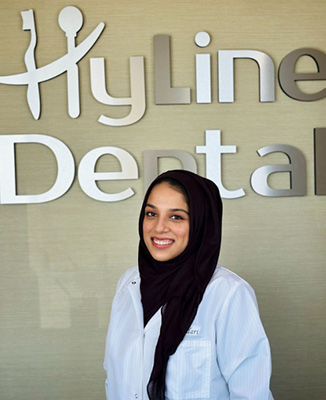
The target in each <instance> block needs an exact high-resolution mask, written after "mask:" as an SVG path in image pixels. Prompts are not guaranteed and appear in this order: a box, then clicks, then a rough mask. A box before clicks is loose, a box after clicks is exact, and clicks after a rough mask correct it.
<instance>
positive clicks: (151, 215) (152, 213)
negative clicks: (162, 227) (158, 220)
mask: <svg viewBox="0 0 326 400" xmlns="http://www.w3.org/2000/svg"><path fill="white" fill-rule="evenodd" d="M155 215H156V214H155V213H154V212H153V211H147V213H146V217H155Z"/></svg>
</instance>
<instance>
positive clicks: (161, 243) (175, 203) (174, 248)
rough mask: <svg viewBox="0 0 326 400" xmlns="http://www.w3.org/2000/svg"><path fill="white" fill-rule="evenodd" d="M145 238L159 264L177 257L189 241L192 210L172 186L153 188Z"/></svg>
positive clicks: (144, 229) (146, 208)
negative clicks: (190, 211)
mask: <svg viewBox="0 0 326 400" xmlns="http://www.w3.org/2000/svg"><path fill="white" fill-rule="evenodd" d="M143 237H144V241H145V244H146V247H147V249H148V251H149V252H150V253H151V255H152V257H153V258H154V259H155V260H157V261H168V260H172V259H173V258H175V257H177V256H178V255H179V254H181V253H182V252H183V250H184V249H185V248H186V246H187V244H188V241H189V208H188V205H187V202H186V199H185V197H184V195H183V194H182V193H180V192H178V191H177V190H176V189H174V188H173V187H171V186H169V184H168V183H166V182H162V183H160V184H158V185H156V186H154V188H153V189H152V191H151V193H150V195H149V197H148V200H147V204H146V207H145V217H144V221H143Z"/></svg>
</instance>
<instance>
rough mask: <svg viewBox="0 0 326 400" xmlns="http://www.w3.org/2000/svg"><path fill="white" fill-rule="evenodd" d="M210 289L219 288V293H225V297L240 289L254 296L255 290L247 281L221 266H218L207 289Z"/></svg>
mask: <svg viewBox="0 0 326 400" xmlns="http://www.w3.org/2000/svg"><path fill="white" fill-rule="evenodd" d="M209 287H212V288H214V289H216V288H217V287H218V292H219V293H223V292H224V293H225V295H226V294H228V293H230V292H234V291H236V290H237V289H239V288H241V289H242V290H244V291H247V292H250V294H252V295H254V290H253V289H252V287H251V286H250V284H249V283H248V282H247V281H245V280H244V279H243V278H241V277H240V276H239V275H237V274H236V273H235V272H232V271H230V270H229V269H227V268H225V267H222V266H221V265H217V267H216V269H215V271H214V274H213V276H212V278H211V280H210V282H209V284H208V287H207V288H209Z"/></svg>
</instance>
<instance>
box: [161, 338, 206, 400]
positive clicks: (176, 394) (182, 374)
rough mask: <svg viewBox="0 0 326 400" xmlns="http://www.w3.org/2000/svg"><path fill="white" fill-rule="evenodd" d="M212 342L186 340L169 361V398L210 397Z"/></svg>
mask: <svg viewBox="0 0 326 400" xmlns="http://www.w3.org/2000/svg"><path fill="white" fill-rule="evenodd" d="M210 367H211V342H210V341H209V340H184V341H182V342H181V343H180V345H179V347H178V349H177V351H176V352H175V354H173V355H172V356H171V357H170V359H169V362H168V366H167V374H166V397H167V399H169V400H186V399H209V397H210Z"/></svg>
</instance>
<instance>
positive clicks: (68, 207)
mask: <svg viewBox="0 0 326 400" xmlns="http://www.w3.org/2000/svg"><path fill="white" fill-rule="evenodd" d="M68 4H69V3H67V2H66V1H62V0H58V1H55V2H50V1H36V0H30V1H29V2H28V4H27V3H26V1H17V0H11V1H8V0H2V2H1V13H0V26H1V30H0V43H1V55H0V59H1V62H0V75H9V74H15V73H19V72H23V71H25V66H24V59H23V56H24V53H25V51H26V48H27V47H28V44H29V33H28V32H24V31H22V30H21V16H20V11H22V10H25V9H26V8H27V7H28V8H33V9H34V12H35V18H36V24H37V32H38V46H37V52H36V60H37V64H38V66H43V65H45V64H48V63H50V62H52V61H53V60H55V59H57V58H59V57H61V56H62V55H63V54H64V53H65V52H66V39H65V36H64V33H63V32H62V31H61V30H60V29H59V27H58V24H57V17H58V14H59V12H60V10H61V9H62V8H63V7H64V6H66V5H68ZM74 5H76V6H78V7H79V8H80V10H81V11H82V12H83V15H84V27H83V29H82V30H81V31H80V33H79V36H78V38H77V42H78V43H79V42H80V41H81V40H82V39H84V38H85V37H86V36H87V35H88V33H89V32H90V31H91V30H92V29H94V27H95V26H96V25H97V24H98V23H99V22H101V21H102V22H104V23H105V24H106V28H105V30H104V32H103V34H102V36H101V37H100V39H99V41H98V43H97V44H96V45H95V46H94V48H93V49H92V50H91V51H90V53H89V54H88V55H87V56H86V57H85V58H84V59H83V60H82V61H81V62H80V63H79V68H80V78H81V85H80V86H81V115H80V117H79V118H78V119H76V120H73V119H71V118H70V117H69V116H68V114H67V100H66V76H65V74H64V75H62V76H60V77H58V78H56V79H53V80H51V81H48V82H45V83H42V84H41V85H40V87H41V96H42V114H41V118H40V120H39V121H35V120H34V119H33V118H32V116H31V114H30V111H29V109H28V106H27V102H26V87H24V86H17V87H13V86H11V87H10V86H5V85H0V120H1V125H0V133H1V135H3V134H31V133H38V134H43V135H50V136H53V137H56V138H58V139H60V140H61V141H63V142H64V143H66V144H67V145H68V147H69V148H70V149H71V151H72V153H73V155H74V158H75V161H76V165H78V164H79V162H80V160H81V158H82V157H83V156H84V155H85V154H86V153H87V152H88V151H90V150H91V149H94V148H96V147H101V146H116V147H120V148H123V149H125V150H127V151H128V152H129V153H130V154H132V156H133V157H134V158H135V159H136V161H137V164H138V167H139V179H138V180H134V181H124V182H116V183H112V182H102V183H100V185H99V186H100V187H101V188H102V190H103V191H107V192H111V193H112V192H114V191H118V190H119V191H120V190H122V189H124V188H126V187H127V185H128V186H131V187H132V188H133V189H134V191H135V193H136V194H135V196H133V197H132V198H130V199H128V200H125V201H123V202H117V203H101V202H98V201H95V200H93V199H91V198H89V197H87V196H86V195H85V194H84V193H83V192H82V190H81V188H80V186H79V184H78V181H77V179H75V181H74V184H73V186H72V187H71V189H70V190H69V191H68V193H67V194H65V195H64V196H63V197H61V198H60V199H57V200H55V201H52V202H49V203H43V204H32V205H0V218H1V220H0V221H1V226H2V229H1V233H0V235H1V236H0V246H1V251H0V260H1V265H0V300H1V304H0V306H1V308H0V312H1V315H0V318H1V319H0V359H1V363H0V399H1V400H18V399H19V400H27V399H33V400H54V399H58V400H59V399H60V400H63V399H65V400H70V399H79V400H83V399H84V400H86V399H87V400H98V399H104V397H105V395H104V373H103V371H102V359H103V351H104V341H105V335H106V329H107V324H108V321H109V314H110V304H111V301H112V297H113V294H114V290H115V285H116V282H117V280H118V277H119V276H120V274H121V273H122V272H123V271H124V270H125V269H126V268H128V267H129V266H132V265H134V264H135V263H136V262H137V219H138V210H139V207H140V204H141V199H142V195H143V177H144V171H143V153H144V151H145V150H150V149H180V150H184V151H188V152H189V153H191V154H192V155H194V157H195V158H196V160H197V164H198V172H199V173H200V174H201V175H205V156H204V155H203V154H196V153H195V147H196V146H197V145H204V143H205V136H204V135H205V130H208V129H220V130H221V131H222V140H223V144H226V145H237V148H238V152H237V154H233V155H224V156H223V181H224V184H225V186H226V187H227V188H229V189H231V190H233V189H237V188H240V187H243V188H244V189H245V191H246V196H245V197H244V198H241V199H235V200H224V208H225V217H224V236H223V249H222V254H221V258H220V262H221V263H222V264H223V265H224V266H226V267H228V268H230V269H232V270H233V271H235V272H237V273H239V274H240V275H241V276H243V277H244V278H245V279H247V280H248V281H249V282H250V283H251V284H252V286H253V287H254V289H255V291H256V293H257V297H258V301H259V305H260V311H261V316H262V319H263V322H264V325H265V328H266V331H267V334H268V336H269V338H270V342H271V346H272V352H273V381H272V389H273V393H274V396H275V399H277V400H307V399H309V400H320V399H322V398H325V396H326V385H325V372H326V371H325V364H326V358H325V289H326V285H325V239H326V234H325V222H324V221H325V217H326V199H325V197H324V196H315V195H314V186H313V183H314V163H313V129H314V128H316V127H326V119H325V104H326V100H325V99H323V100H320V101H317V102H311V103H307V102H298V101H295V100H292V99H291V98H289V97H288V96H286V95H285V94H284V93H283V92H282V91H281V89H280V87H279V85H278V83H277V84H276V101H275V102H274V103H265V104H262V103H259V101H258V79H257V67H256V66H255V64H254V63H253V62H252V61H249V60H239V61H237V62H236V101H235V102H234V103H232V104H220V103H218V102H217V94H216V93H217V77H216V76H217V58H216V53H217V51H218V50H222V49H255V50H261V51H264V52H266V53H267V54H269V55H270V56H271V57H272V59H273V61H274V63H275V65H276V66H277V67H278V65H279V63H280V61H281V60H282V59H283V57H284V56H285V55H286V54H288V53H289V52H291V51H293V50H295V49H298V48H301V47H313V48H316V49H319V50H321V51H326V42H325V37H326V25H325V17H326V3H325V2H324V1H320V0H312V1H309V2H307V1H303V0H290V1H286V2H284V1H283V0H282V1H281V0H274V1H262V0H250V1H249V0H238V1H236V0H234V1H229V0H219V1H217V0H202V1H191V0H183V1H176V0H173V1H172V0H171V1H170V0H169V1H158V0H136V1H130V0H129V1H127V0H120V1H118V2H113V1H106V2H102V1H101V2H100V1H97V0H95V1H90V0H78V1H76V2H74ZM203 30H205V31H207V32H209V33H210V34H211V36H212V42H211V44H210V46H209V47H208V48H206V49H203V50H200V49H198V47H196V46H195V44H194V36H195V34H196V33H197V32H199V31H203ZM159 33H161V34H169V35H170V36H171V43H172V70H173V83H174V84H175V86H179V87H183V86H186V87H191V88H192V98H193V101H192V104H191V105H178V106H175V105H170V106H157V105H155V101H154V70H153V36H154V35H155V34H159ZM201 52H209V53H210V54H212V60H213V102H212V104H208V105H203V104H202V105H199V104H196V103H195V100H194V99H195V97H194V96H195V67H194V66H195V64H194V62H195V54H196V53H201ZM134 55H143V56H144V57H145V68H146V96H147V109H146V114H145V116H144V117H143V118H142V119H141V120H140V121H139V122H137V123H136V124H134V125H131V126H128V127H122V128H115V127H109V126H104V125H101V124H99V123H98V122H97V119H98V118H99V116H100V115H101V114H105V115H107V116H111V117H117V116H123V115H126V114H127V113H128V112H129V109H128V107H122V108H119V107H110V106H105V105H102V104H100V103H98V102H97V101H96V100H95V99H94V98H93V96H92V94H91V90H90V76H89V59H90V57H105V58H106V62H107V68H108V74H109V78H108V87H109V90H110V93H111V94H112V95H114V96H118V97H123V96H128V95H129V63H128V58H129V57H130V56H134ZM300 68H301V69H302V70H312V71H313V68H314V65H313V63H312V62H311V60H310V62H309V61H304V60H302V62H301V64H300ZM300 85H301V86H300V87H301V88H302V90H306V91H307V92H309V91H310V92H311V91H316V90H317V88H323V87H324V86H325V82H308V83H301V84H300ZM271 144H290V145H293V146H296V147H297V148H298V149H300V150H301V151H302V152H303V154H304V156H305V158H306V162H307V189H308V193H307V196H304V197H292V198H291V197H288V198H266V197H262V196H259V195H257V194H256V193H255V192H254V191H253V190H252V189H251V187H250V183H249V179H250V175H251V173H252V172H253V171H254V170H255V169H256V168H258V167H259V166H262V165H266V164H278V163H284V162H287V160H286V158H285V157H284V156H282V155H280V154H274V155H269V156H266V157H265V158H260V157H259V156H258V155H257V153H256V150H257V149H259V148H261V147H263V146H267V145H271ZM175 166H176V167H179V164H178V163H177V162H175V161H173V162H167V161H165V162H164V163H162V167H161V168H162V169H163V168H165V167H175ZM98 168H99V169H100V170H102V171H106V170H107V171H110V170H116V169H117V168H118V167H117V163H116V160H112V159H111V158H110V157H106V158H105V157H104V158H103V159H101V160H100V162H99V165H98ZM17 170H18V174H17V176H18V192H19V193H20V194H24V193H42V192H44V191H46V190H47V189H49V188H50V187H51V185H52V184H53V182H54V179H55V176H56V163H55V159H54V157H53V155H52V154H51V151H49V150H48V149H47V148H45V147H44V146H41V145H37V144H34V145H20V146H19V145H18V146H17ZM271 182H272V183H271V184H272V185H274V186H275V187H284V186H286V185H287V184H288V182H287V179H285V178H284V177H281V176H280V175H279V176H276V177H273V179H272V181H271Z"/></svg>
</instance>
